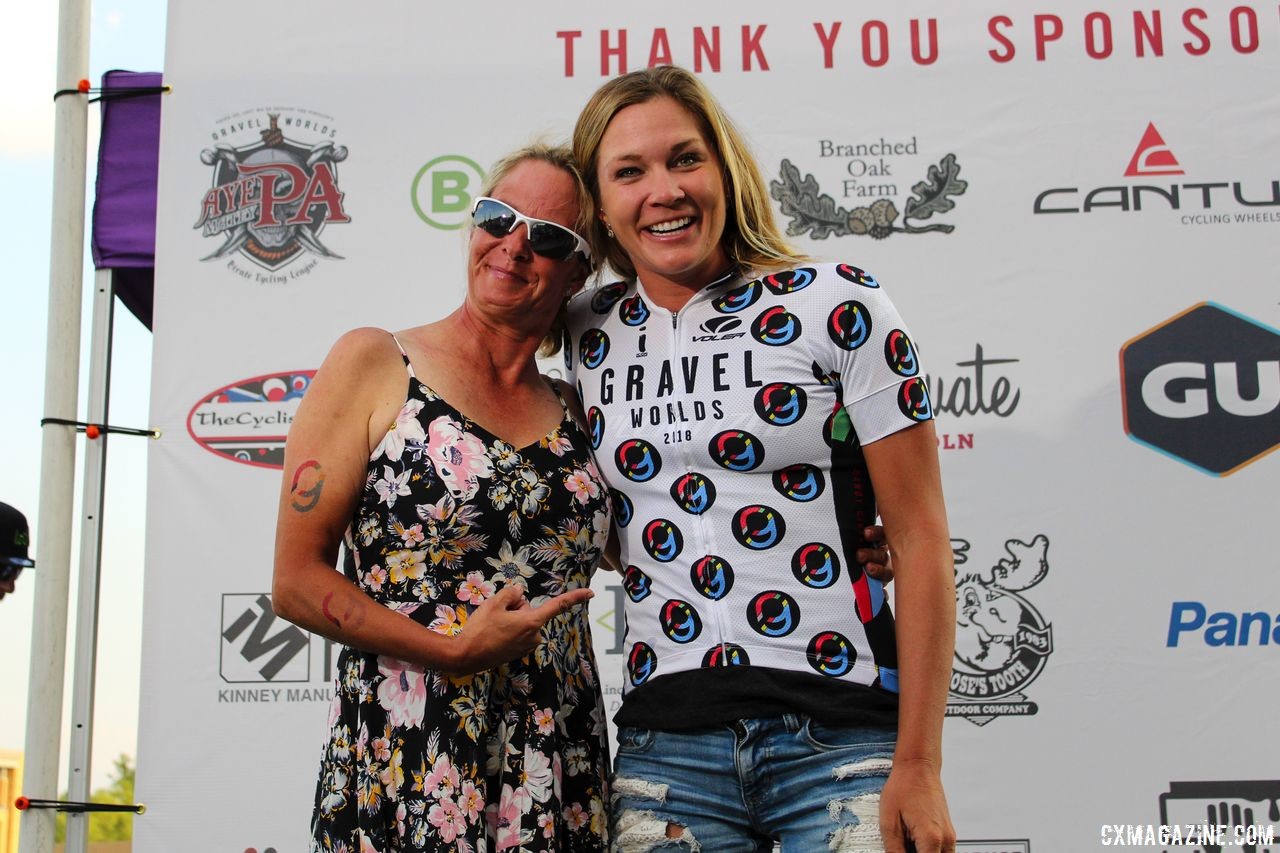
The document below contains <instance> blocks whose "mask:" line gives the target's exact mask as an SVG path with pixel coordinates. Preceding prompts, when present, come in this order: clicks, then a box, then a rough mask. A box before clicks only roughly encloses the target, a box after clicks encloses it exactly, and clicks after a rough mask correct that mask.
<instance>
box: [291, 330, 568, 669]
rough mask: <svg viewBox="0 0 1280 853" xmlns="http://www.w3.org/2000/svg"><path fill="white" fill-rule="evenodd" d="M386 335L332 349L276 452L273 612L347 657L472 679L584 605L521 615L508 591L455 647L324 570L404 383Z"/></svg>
mask: <svg viewBox="0 0 1280 853" xmlns="http://www.w3.org/2000/svg"><path fill="white" fill-rule="evenodd" d="M402 364H403V363H402V361H401V359H400V355H399V351H398V350H397V349H396V347H395V345H394V343H393V342H392V341H391V338H390V336H389V335H388V334H387V333H386V332H383V331H380V330H376V329H357V330H355V331H352V332H348V333H347V334H346V335H343V336H342V338H340V339H339V340H338V342H337V343H336V344H334V347H333V349H332V350H331V351H330V352H329V355H328V356H327V357H326V358H325V361H324V364H323V365H322V366H321V367H320V370H319V371H317V373H316V375H315V378H314V379H313V381H312V383H311V386H310V387H309V388H308V389H307V393H306V395H305V396H304V397H303V399H302V403H301V404H300V405H299V407H298V413H297V416H296V417H295V418H294V421H293V423H292V424H291V425H290V427H289V438H288V441H287V442H286V445H285V459H284V481H283V483H282V486H281V493H280V505H279V512H278V515H277V521H276V549H275V573H274V578H273V583H272V602H273V606H274V608H275V612H276V613H277V614H278V615H280V616H282V617H284V618H285V619H288V620H289V621H290V622H293V623H295V624H297V625H299V626H300V627H302V628H305V629H307V630H309V631H313V632H315V633H318V634H321V635H323V636H325V637H329V638H330V639H334V640H337V641H339V642H342V643H344V644H346V645H348V646H353V647H355V648H359V649H365V650H367V651H371V652H376V653H378V654H385V655H389V656H392V657H395V658H398V659H400V660H406V661H413V662H415V663H420V664H422V665H424V666H427V667H429V668H432V669H441V670H445V671H448V672H476V671H479V670H483V669H487V668H489V667H492V666H495V665H497V664H499V663H503V662H505V661H507V660H511V659H513V658H516V657H519V656H521V655H523V654H525V653H526V652H528V651H529V650H530V649H532V648H533V647H534V646H535V645H536V644H537V641H538V632H539V630H540V629H541V627H542V625H543V623H544V622H546V620H547V619H550V618H551V617H552V616H553V615H555V614H556V613H557V612H560V611H561V610H563V609H567V608H568V607H569V606H572V605H573V604H575V603H578V602H579V601H581V600H585V599H586V598H588V597H590V593H589V591H588V590H575V591H574V592H570V593H566V594H565V595H563V596H559V597H556V598H553V599H551V600H550V601H548V602H546V603H544V604H543V605H541V606H540V607H537V608H533V607H530V606H529V603H528V602H527V601H526V600H525V598H524V596H523V594H522V593H521V592H520V590H518V589H515V588H511V589H504V590H502V591H500V592H499V593H498V594H497V595H494V596H492V597H491V598H490V599H488V600H487V601H485V602H484V603H483V604H482V605H481V606H480V607H479V608H478V609H477V610H476V611H475V612H474V613H472V615H471V617H470V618H469V619H468V620H467V624H466V627H465V628H464V629H463V631H462V632H461V633H460V634H458V635H457V636H456V637H446V636H443V635H441V634H437V633H436V632H434V631H431V630H430V629H428V628H427V627H426V626H424V625H421V624H419V623H417V622H414V621H413V620H412V619H410V618H408V617H407V616H405V615H403V614H400V613H397V612H395V611H393V610H390V609H388V608H386V607H384V606H382V605H381V604H379V603H378V602H376V601H374V600H373V599H371V598H370V597H369V596H367V595H365V594H364V593H363V592H362V591H361V590H360V589H359V588H357V587H356V585H355V584H353V583H352V582H351V581H350V580H348V579H347V578H346V577H345V576H344V575H343V574H341V573H340V572H338V571H335V570H334V564H335V563H336V561H337V557H338V551H339V546H340V544H341V542H342V536H343V532H344V531H345V530H346V527H347V525H348V524H349V523H350V520H351V516H352V513H353V512H354V509H355V505H356V501H357V500H358V499H359V496H360V493H361V491H362V490H363V488H364V483H365V473H366V468H367V465H368V458H369V453H370V443H371V437H372V436H376V435H378V434H379V431H380V430H384V429H385V428H386V426H387V425H389V424H390V423H392V422H393V421H394V419H395V415H396V412H397V407H398V406H399V405H400V402H401V398H402V396H403V393H404V388H405V387H406V385H407V382H408V380H407V378H406V376H405V373H404V369H403V366H402Z"/></svg>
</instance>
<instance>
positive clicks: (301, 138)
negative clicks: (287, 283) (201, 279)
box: [193, 110, 351, 282]
mask: <svg viewBox="0 0 1280 853" xmlns="http://www.w3.org/2000/svg"><path fill="white" fill-rule="evenodd" d="M264 116H265V118H264ZM282 118H283V123H284V126H283V127H282V126H281V119H282ZM264 125H265V126H264ZM335 133H336V131H334V130H333V129H332V127H331V126H330V124H329V122H328V120H326V119H323V118H321V117H318V116H317V115H316V114H304V113H301V112H300V111H295V110H274V111H266V110H260V111H256V112H255V111H251V112H250V113H248V114H243V115H240V116H235V117H232V118H230V119H227V121H226V122H225V126H224V127H222V128H220V129H219V130H217V131H215V132H214V134H213V135H214V139H216V140H218V141H217V142H215V144H214V146H213V147H212V148H206V149H204V150H203V151H201V152H200V161H201V162H202V163H204V164H205V165H206V166H211V167H213V186H212V187H211V188H210V189H209V190H208V191H207V192H206V193H205V194H204V198H203V199H202V200H201V204H200V216H199V218H198V219H197V220H196V224H195V225H194V226H193V227H195V228H198V229H199V230H200V233H201V234H202V235H204V236H205V237H221V238H222V245H220V246H218V248H217V249H215V250H214V251H213V252H211V253H210V254H209V255H206V256H205V257H203V258H201V260H202V261H216V260H221V259H223V258H229V257H230V256H231V255H234V254H239V255H240V256H241V257H244V258H247V259H248V260H250V261H253V262H254V263H255V264H257V265H258V266H260V267H262V268H263V269H266V270H268V271H270V272H274V271H276V270H278V269H280V268H281V267H284V266H285V265H287V264H289V263H291V262H292V261H294V260H295V259H297V258H298V257H299V256H300V255H303V254H305V253H307V252H310V253H312V254H314V255H317V256H319V257H321V258H331V259H335V260H337V259H341V257H342V256H341V255H338V254H335V253H334V252H332V251H330V250H329V249H328V248H327V247H326V246H325V245H324V244H323V243H321V242H320V232H321V231H322V230H323V229H324V226H325V225H326V224H328V223H330V222H334V223H341V222H350V221H351V217H349V216H348V215H347V213H346V211H345V209H344V208H343V193H342V191H341V190H339V189H338V163H340V162H342V161H343V160H345V159H346V158H347V148H346V146H345V145H335V144H334V142H333V139H332V137H333V136H334V135H335ZM286 134H290V135H288V136H286ZM237 137H239V138H242V139H245V140H248V141H246V142H245V143H244V144H241V145H235V144H233V143H232V141H234V140H235V139H236V138H237ZM226 140H231V141H226ZM241 273H242V274H243V275H245V276H246V277H248V273H247V272H245V271H241ZM259 280H262V281H271V282H275V281H284V280H285V279H284V278H279V279H277V278H272V277H259Z"/></svg>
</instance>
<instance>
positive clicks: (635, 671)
mask: <svg viewBox="0 0 1280 853" xmlns="http://www.w3.org/2000/svg"><path fill="white" fill-rule="evenodd" d="M657 669H658V656H657V655H655V654H654V653H653V649H652V648H650V647H649V644H648V643H636V644H635V645H634V646H632V647H631V654H629V655H627V676H628V677H629V678H630V679H631V686H632V687H639V686H640V685H641V684H644V683H645V682H646V681H648V680H649V678H650V677H651V676H652V675H653V673H654V672H656V671H657Z"/></svg>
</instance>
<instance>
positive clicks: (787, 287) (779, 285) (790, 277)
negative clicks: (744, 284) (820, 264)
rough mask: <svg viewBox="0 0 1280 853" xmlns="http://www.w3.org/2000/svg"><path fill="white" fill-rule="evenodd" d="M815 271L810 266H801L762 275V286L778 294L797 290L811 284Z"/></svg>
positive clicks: (781, 294)
mask: <svg viewBox="0 0 1280 853" xmlns="http://www.w3.org/2000/svg"><path fill="white" fill-rule="evenodd" d="M817 272H818V271H817V270H815V269H813V268H812V267H801V268H800V269H795V270H787V271H786V272H780V273H774V274H773V275H767V276H765V277H764V279H763V281H764V286H765V287H767V288H769V292H770V293H776V294H778V295H779V296H783V295H785V294H787V293H795V292H796V291H797V290H803V289H804V288H806V287H808V286H809V285H811V284H813V279H814V276H816V275H817Z"/></svg>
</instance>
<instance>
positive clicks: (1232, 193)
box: [1032, 122, 1280, 225]
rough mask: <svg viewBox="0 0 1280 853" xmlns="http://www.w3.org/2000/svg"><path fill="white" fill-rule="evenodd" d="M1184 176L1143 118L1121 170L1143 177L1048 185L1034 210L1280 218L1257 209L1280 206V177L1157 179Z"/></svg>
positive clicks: (1195, 220) (1220, 221)
mask: <svg viewBox="0 0 1280 853" xmlns="http://www.w3.org/2000/svg"><path fill="white" fill-rule="evenodd" d="M1120 144H1125V145H1126V147H1127V145H1131V144H1132V143H1131V142H1128V143H1119V142H1117V143H1116V145H1117V146H1119V145H1120ZM1122 150H1123V149H1122ZM1119 156H1122V155H1120V154H1119V152H1117V158H1118V157H1119ZM1120 162H1124V161H1123V160H1121V161H1120ZM1118 165H1119V164H1118V163H1117V167H1118ZM1116 171H1117V172H1118V171H1119V169H1118V168H1117V170H1116ZM1185 174H1186V171H1185V169H1184V167H1183V165H1182V163H1181V162H1180V161H1179V159H1178V157H1177V156H1176V155H1175V154H1174V153H1173V149H1172V148H1171V147H1170V146H1169V145H1168V144H1167V143H1166V142H1165V138H1164V136H1163V135H1162V134H1161V133H1160V131H1159V130H1158V129H1156V126H1155V123H1154V122H1147V128H1146V130H1145V131H1143V133H1142V136H1141V138H1140V139H1139V140H1138V145H1137V147H1136V148H1135V149H1133V154H1132V155H1131V156H1130V158H1129V165H1128V167H1127V168H1126V169H1125V170H1124V177H1126V178H1138V179H1146V180H1144V181H1141V182H1138V183H1132V184H1107V185H1104V186H1094V187H1087V186H1086V187H1081V186H1074V187H1051V188H1049V189H1046V190H1042V191H1041V192H1040V193H1039V194H1037V195H1036V198H1035V202H1034V203H1033V204H1032V212H1033V213H1036V214H1041V213H1094V212H1102V213H1107V212H1112V213H1114V212H1116V211H1119V212H1123V213H1141V212H1143V211H1147V212H1152V211H1161V210H1174V211H1179V212H1180V213H1181V215H1180V217H1179V222H1181V224H1183V225H1239V224H1248V223H1262V222H1280V212H1277V211H1274V210H1258V208H1274V207H1280V180H1272V181H1248V182H1246V181H1241V180H1236V179H1233V178H1230V177H1228V176H1222V175H1213V176H1211V177H1212V180H1205V179H1204V178H1199V179H1197V180H1191V181H1182V182H1175V181H1167V180H1165V181H1162V180H1160V179H1161V178H1172V177H1174V176H1176V175H1185ZM1152 179H1154V180H1152Z"/></svg>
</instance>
